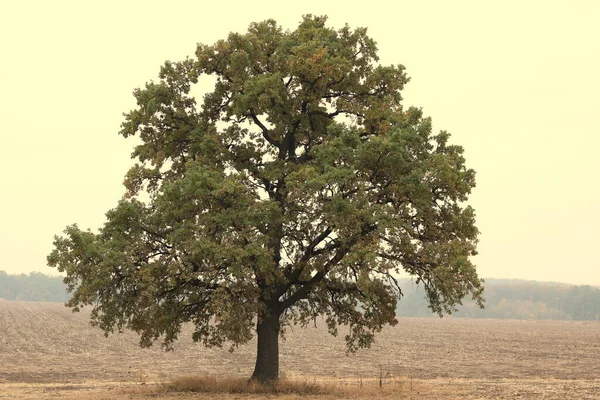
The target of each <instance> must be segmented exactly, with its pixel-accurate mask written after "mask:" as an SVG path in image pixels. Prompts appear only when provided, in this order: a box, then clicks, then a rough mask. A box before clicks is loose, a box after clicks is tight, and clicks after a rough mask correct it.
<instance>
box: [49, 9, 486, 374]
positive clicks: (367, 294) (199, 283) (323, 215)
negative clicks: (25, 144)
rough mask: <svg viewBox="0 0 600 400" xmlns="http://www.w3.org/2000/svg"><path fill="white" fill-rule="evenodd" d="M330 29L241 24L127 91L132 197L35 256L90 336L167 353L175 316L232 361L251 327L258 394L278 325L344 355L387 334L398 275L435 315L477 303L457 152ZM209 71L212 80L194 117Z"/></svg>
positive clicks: (316, 23)
mask: <svg viewBox="0 0 600 400" xmlns="http://www.w3.org/2000/svg"><path fill="white" fill-rule="evenodd" d="M325 22H326V18H325V17H315V16H311V15H309V16H306V17H304V19H303V20H302V22H301V23H300V25H299V26H298V28H297V29H296V30H294V31H284V30H282V28H281V27H279V26H278V25H277V24H276V22H275V21H273V20H268V21H265V22H260V23H253V24H251V25H250V27H249V29H248V32H247V33H246V34H237V33H232V34H230V35H229V37H228V38H227V40H220V41H218V42H217V43H215V44H214V45H212V46H208V45H202V44H200V45H198V48H197V51H196V58H195V59H186V60H184V61H181V62H169V61H168V62H166V63H165V64H164V66H163V67H162V68H161V70H160V74H159V77H160V81H159V82H158V83H155V82H151V83H148V84H146V86H145V88H143V89H137V90H135V92H134V95H135V98H136V100H137V108H135V109H134V110H132V111H130V112H128V113H127V114H125V122H124V123H123V125H122V130H121V132H120V133H121V134H122V135H123V136H124V137H129V136H139V138H140V140H141V143H140V144H139V145H138V146H137V147H136V148H135V151H134V153H133V158H137V160H138V163H136V164H135V165H134V166H133V167H132V168H131V170H130V171H129V172H128V173H127V176H126V179H125V186H126V188H127V195H126V196H125V197H124V199H123V200H121V201H120V202H119V204H118V206H117V207H116V208H114V209H113V210H111V211H109V212H108V213H107V222H106V223H105V225H104V226H103V227H102V228H101V229H100V230H99V232H98V233H93V232H91V231H82V230H80V229H79V228H78V227H77V226H76V225H72V226H69V227H67V228H66V230H65V236H63V237H56V238H55V241H54V245H55V249H54V250H53V251H52V253H51V254H50V255H49V257H48V262H49V265H51V266H53V267H56V268H58V270H59V271H61V272H65V273H66V278H65V282H66V283H67V284H68V286H69V288H70V290H71V291H72V292H73V297H72V298H71V300H70V301H69V302H68V306H70V307H73V308H74V309H75V310H77V309H78V308H79V307H81V306H84V305H92V306H93V311H92V320H93V322H94V323H95V324H97V325H98V326H99V327H100V328H102V329H103V330H105V331H106V332H114V331H115V330H119V331H120V330H123V329H132V330H134V331H137V332H139V333H140V334H141V345H142V346H149V345H151V343H152V342H153V341H155V340H157V339H159V338H161V337H162V338H163V345H165V346H166V347H167V348H169V347H170V346H171V344H172V343H173V341H174V340H176V339H177V337H178V335H179V334H180V332H181V326H182V324H183V323H186V322H191V323H192V324H193V325H194V326H195V332H194V334H193V338H194V339H195V340H198V341H201V342H202V343H204V344H205V345H207V346H215V345H216V346H221V345H222V344H224V343H226V342H229V343H231V346H232V349H233V347H235V346H237V345H239V344H242V343H245V342H247V341H249V340H250V339H251V337H252V332H253V330H254V329H256V334H257V338H258V345H257V358H256V366H255V370H254V373H253V375H252V378H253V379H255V380H258V381H260V382H266V381H271V380H275V379H277V378H278V371H279V347H278V343H279V342H278V341H279V335H280V334H283V333H284V330H285V327H286V326H288V325H290V324H299V325H301V326H306V325H307V324H309V323H310V322H311V321H313V320H316V318H317V317H318V316H321V315H323V316H324V317H325V322H326V324H327V326H328V329H329V332H330V333H331V334H333V335H337V333H338V326H339V325H345V326H347V329H348V333H347V335H346V336H345V339H346V342H347V346H348V350H349V351H355V350H356V349H358V348H362V347H367V346H369V345H370V344H371V342H372V341H373V337H374V334H375V333H376V332H378V331H380V330H381V329H382V327H383V326H384V325H386V324H392V325H393V324H396V323H397V320H396V317H395V312H394V311H395V307H396V301H397V300H398V298H399V297H400V296H401V290H400V287H398V285H397V282H396V278H395V276H397V275H396V274H398V273H400V272H401V271H406V272H408V273H409V274H411V275H413V276H416V277H417V280H418V281H420V282H423V284H424V287H425V291H426V295H427V298H428V301H429V306H430V307H431V309H432V310H433V311H435V312H437V313H440V314H442V313H445V312H452V311H453V310H454V309H455V307H456V305H457V304H460V302H461V299H463V297H464V296H466V295H468V294H472V296H473V297H474V299H475V300H476V301H477V302H478V303H479V304H481V302H482V283H481V281H480V279H479V278H478V276H477V273H476V269H475V267H474V266H473V264H472V263H471V262H470V260H469V256H471V255H473V254H475V253H476V241H477V235H478V231H477V228H476V227H475V223H474V211H473V209H472V208H471V207H469V206H465V201H466V200H467V198H468V195H469V193H470V191H471V189H472V188H473V187H474V185H475V173H474V171H473V170H471V169H467V168H466V167H465V160H464V158H463V149H462V148H461V147H460V146H456V145H450V144H449V143H448V138H449V134H448V133H446V132H443V131H442V132H440V133H439V134H435V135H433V134H432V128H431V120H430V119H429V118H425V117H423V114H422V112H421V110H420V109H417V108H412V107H411V108H407V109H404V108H403V107H402V105H401V100H402V97H401V95H400V92H401V90H402V89H403V87H404V85H405V84H406V83H407V82H408V78H407V76H406V74H405V72H404V67H402V66H381V65H378V64H377V61H378V57H377V54H376V53H377V48H376V45H375V42H374V41H373V40H372V39H371V38H369V37H368V36H367V34H366V29H363V28H360V29H355V30H351V29H350V28H349V27H348V26H345V27H343V28H342V29H340V30H337V31H336V30H333V29H330V28H328V27H326V26H325ZM204 75H209V76H212V77H214V78H215V79H216V83H215V85H214V89H213V90H212V91H210V92H209V93H208V94H206V95H205V96H204V98H203V101H202V102H201V103H200V105H199V106H198V104H197V101H196V99H195V98H194V97H193V96H192V94H191V92H190V90H191V88H192V87H193V84H196V83H197V82H198V79H199V78H200V77H201V76H204ZM141 193H144V194H145V196H147V197H145V198H147V200H145V201H142V200H140V197H139V195H140V194H141Z"/></svg>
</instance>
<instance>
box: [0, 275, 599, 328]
mask: <svg viewBox="0 0 600 400" xmlns="http://www.w3.org/2000/svg"><path fill="white" fill-rule="evenodd" d="M62 280H63V278H62V277H58V276H48V275H44V274H41V273H39V272H32V273H30V274H27V275H26V274H21V275H8V274H7V273H6V272H4V271H0V299H4V300H21V301H49V302H65V301H67V300H68V298H69V294H68V293H67V292H66V290H65V287H66V286H65V285H64V283H63V281H62ZM400 285H401V288H402V291H403V293H404V296H403V297H402V299H401V300H400V301H399V302H398V307H397V311H396V313H397V314H398V316H403V317H426V316H435V314H432V313H431V310H430V309H429V308H428V307H427V301H426V300H425V292H424V290H423V287H422V286H420V285H416V284H415V283H414V282H413V281H411V280H409V279H402V280H400ZM484 294H485V298H486V302H485V309H483V310H481V309H479V307H477V306H476V305H475V304H473V303H472V302H470V301H469V299H465V301H464V305H463V306H461V307H459V310H458V312H456V313H454V314H452V315H453V317H459V318H461V317H468V318H500V319H502V318H511V319H563V320H600V288H599V287H594V286H574V285H568V284H563V283H547V282H537V281H521V280H506V279H486V280H485V293H484Z"/></svg>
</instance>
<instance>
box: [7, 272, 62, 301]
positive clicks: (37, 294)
mask: <svg viewBox="0 0 600 400" xmlns="http://www.w3.org/2000/svg"><path fill="white" fill-rule="evenodd" d="M65 289H66V286H65V284H64V283H63V278H62V277H58V276H48V275H44V274H41V273H39V272H32V273H30V274H28V275H25V274H21V275H9V274H7V273H6V272H4V271H0V299H4V300H19V301H49V302H65V301H67V300H68V299H69V297H70V296H69V294H68V293H67V292H66V290H65Z"/></svg>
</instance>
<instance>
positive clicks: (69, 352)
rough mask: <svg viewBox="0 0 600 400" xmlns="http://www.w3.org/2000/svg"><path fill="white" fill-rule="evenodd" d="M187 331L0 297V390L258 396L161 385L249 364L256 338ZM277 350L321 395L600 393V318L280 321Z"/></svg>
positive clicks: (8, 395) (297, 377) (233, 372)
mask: <svg viewBox="0 0 600 400" xmlns="http://www.w3.org/2000/svg"><path fill="white" fill-rule="evenodd" d="M186 332H189V330H186V331H184V333H183V334H182V337H181V339H180V341H179V342H178V343H177V344H176V346H175V351H174V352H169V353H165V352H164V351H162V350H161V348H160V346H156V347H154V348H151V349H140V348H139V347H138V345H137V337H136V334H134V333H131V332H127V333H125V334H120V335H113V336H110V337H108V338H105V337H104V335H103V333H102V332H101V331H100V330H98V329H96V328H91V327H90V326H89V323H88V314H87V313H86V312H82V313H78V314H72V313H71V312H70V311H69V310H68V309H66V308H64V306H63V305H62V304H57V303H24V302H7V301H0V399H37V398H65V399H69V398H71V399H150V398H168V399H170V398H173V399H175V398H176V399H180V400H182V399H192V398H194V399H204V398H222V399H233V398H245V399H253V398H261V396H259V395H235V394H223V395H220V396H218V397H215V395H202V394H178V393H166V392H165V391H164V388H163V385H162V383H165V382H168V381H170V380H172V379H174V378H177V377H183V376H191V375H211V376H218V377H219V376H229V377H247V376H249V375H250V373H251V372H252V367H253V363H254V347H255V343H254V342H252V343H250V344H248V345H247V346H243V347H241V348H239V349H237V350H236V351H235V352H234V353H229V352H228V351H227V349H205V348H203V347H202V346H201V345H198V344H195V343H193V342H192V341H191V338H190V335H189V334H187V333H186ZM340 333H341V334H342V335H343V333H344V331H343V329H342V330H340ZM281 351H282V354H281V370H282V373H283V375H284V376H285V377H286V378H287V379H288V380H290V381H298V382H305V381H308V382H319V383H322V384H324V385H325V386H329V387H333V390H332V391H331V393H329V394H324V395H320V396H319V398H343V397H352V398H372V397H385V398H389V399H396V398H398V399H514V398H519V399H600V322H567V321H509V320H475V319H471V320H468V319H452V318H443V319H438V318H431V319H419V318H404V319H400V323H399V324H398V326H396V327H394V328H388V329H385V330H384V331H383V332H382V333H381V334H380V335H379V336H378V337H377V342H376V344H375V345H374V346H373V348H372V349H370V350H363V351H361V352H359V353H358V354H355V355H350V356H346V355H345V348H344V343H343V340H342V339H340V338H333V337H331V336H329V335H328V334H327V333H326V330H325V329H323V328H322V327H319V328H318V329H314V328H310V329H306V330H302V329H299V328H297V329H294V330H293V331H289V332H288V333H287V339H286V341H284V342H282V343H281ZM380 374H381V375H382V377H383V379H382V384H383V390H380V389H379V387H378V383H379V376H380ZM361 381H362V382H363V388H362V389H361V388H360V387H359V385H360V382H361ZM283 397H284V398H286V399H288V398H289V399H291V398H296V397H298V398H299V397H300V396H298V395H284V396H283Z"/></svg>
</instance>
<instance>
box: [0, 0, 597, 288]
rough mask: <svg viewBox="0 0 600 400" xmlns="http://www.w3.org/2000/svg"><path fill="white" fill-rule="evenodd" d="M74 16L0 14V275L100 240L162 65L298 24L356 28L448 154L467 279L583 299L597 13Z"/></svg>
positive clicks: (591, 263) (592, 225)
mask: <svg viewBox="0 0 600 400" xmlns="http://www.w3.org/2000/svg"><path fill="white" fill-rule="evenodd" d="M91 4H92V2H83V1H59V0H56V1H33V2H32V1H19V2H17V1H11V2H8V1H6V2H2V3H1V5H0V57H1V58H0V60H1V64H0V149H1V152H0V170H1V172H2V173H1V174H0V191H1V192H0V194H1V196H0V255H1V257H0V270H5V271H7V272H9V273H20V272H30V271H41V272H44V273H56V271H55V270H53V269H50V268H48V267H46V256H47V254H48V253H49V252H50V251H51V249H52V240H53V235H55V234H59V233H61V232H62V230H63V229H64V227H65V226H66V225H68V224H71V223H74V222H77V223H78V224H79V226H80V227H82V228H92V229H96V228H98V227H99V226H101V224H102V223H103V221H104V213H105V212H106V211H108V210H109V209H110V208H112V207H114V206H115V205H116V203H117V201H118V199H119V198H120V197H121V196H122V194H123V192H124V189H123V186H122V181H123V176H124V174H125V172H126V171H127V169H128V167H129V166H131V165H132V164H133V161H132V160H131V159H130V158H129V155H130V153H131V150H132V143H133V142H132V141H131V140H126V139H124V138H122V137H121V136H119V135H118V134H117V132H118V130H119V125H120V123H121V121H122V120H123V117H122V113H123V112H125V111H129V110H130V109H131V108H133V107H134V100H133V96H132V95H131V93H132V91H133V89H134V88H136V87H140V86H143V85H144V83H145V82H146V81H149V80H151V79H156V78H157V73H158V70H159V67H160V66H161V65H162V63H163V62H164V61H165V60H173V61H177V60H181V59H184V58H185V57H186V56H193V54H194V51H195V47H196V43H198V42H203V43H207V44H212V43H213V42H215V41H216V40H218V39H221V38H225V37H226V35H227V34H228V33H229V32H231V31H238V32H243V31H245V30H246V28H247V26H248V24H249V23H250V22H252V21H261V20H265V19H268V18H274V19H275V20H277V21H278V22H279V23H280V24H281V25H283V26H284V27H285V28H290V29H294V28H295V27H296V26H297V24H298V22H299V21H300V19H301V16H302V15H303V14H307V13H312V14H318V15H321V14H327V15H329V25H330V26H332V27H336V28H339V27H342V26H343V24H344V23H346V22H347V23H348V24H350V26H352V27H360V26H366V27H368V28H369V34H370V36H371V37H372V38H374V39H375V40H376V41H377V43H378V46H379V54H380V57H381V62H382V63H383V64H403V65H405V66H406V68H407V73H408V75H409V76H411V78H412V80H411V82H410V83H409V85H408V86H407V88H406V92H405V95H404V97H405V104H406V105H415V106H420V107H423V109H424V112H425V114H426V115H430V116H432V118H433V122H434V129H435V130H440V129H445V130H448V131H449V132H450V133H451V134H452V138H451V141H452V142H453V143H456V144H460V145H462V146H464V148H465V153H466V158H467V162H468V165H469V166H470V167H472V168H474V169H475V170H476V171H477V188H476V189H475V191H474V192H473V195H472V197H471V201H470V204H472V205H473V207H474V208H475V209H476V211H477V225H478V227H479V229H480V230H481V232H482V234H481V237H480V246H479V252H480V255H479V256H477V257H475V261H476V263H477V265H478V268H479V273H480V275H481V276H483V277H496V278H521V279H536V280H548V281H561V282H570V283H580V284H581V283H586V284H594V285H600V261H599V256H598V251H599V249H600V243H599V239H600V234H598V228H599V227H600V161H599V158H598V151H599V147H600V122H599V119H598V116H599V115H600V97H599V96H600V45H599V44H598V40H599V39H600V24H599V23H598V21H600V2H599V1H593V0H590V1H549V0H545V1H503V2H493V5H492V2H484V1H410V2H409V1H396V2H389V1H373V0H371V1H367V2H356V3H354V5H349V2H347V1H331V0H330V1H323V0H319V1H307V0H305V1H301V2H290V3H287V2H281V1H271V2H268V1H252V2H249V1H224V2H203V1H189V2H177V1H170V2H151V1H136V2H133V1H119V2H111V1H104V2H94V3H93V4H94V5H91ZM284 4H285V6H284ZM350 4H352V3H350ZM389 4H395V5H394V6H390V5H389Z"/></svg>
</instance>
